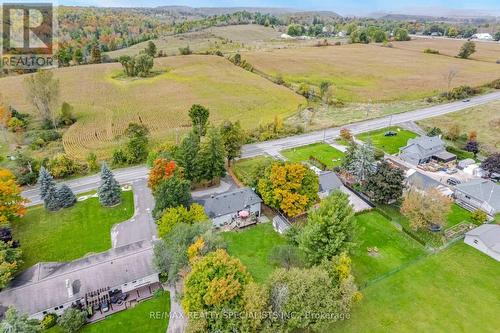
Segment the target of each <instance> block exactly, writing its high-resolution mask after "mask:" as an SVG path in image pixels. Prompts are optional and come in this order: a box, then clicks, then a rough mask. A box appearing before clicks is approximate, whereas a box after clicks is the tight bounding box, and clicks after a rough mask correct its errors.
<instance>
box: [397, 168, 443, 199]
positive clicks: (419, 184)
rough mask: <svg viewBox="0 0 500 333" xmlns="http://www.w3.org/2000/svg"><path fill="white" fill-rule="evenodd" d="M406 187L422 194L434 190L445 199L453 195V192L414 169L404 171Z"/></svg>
mask: <svg viewBox="0 0 500 333" xmlns="http://www.w3.org/2000/svg"><path fill="white" fill-rule="evenodd" d="M406 186H407V187H411V188H415V189H417V190H420V191H423V192H427V191H429V190H430V189H432V188H435V189H437V190H438V191H439V192H440V193H441V194H443V195H444V196H447V197H448V196H451V195H452V194H453V191H452V190H450V189H449V188H448V187H447V186H445V185H443V184H441V183H440V182H438V181H437V180H435V179H433V178H431V177H429V176H427V175H426V174H424V173H422V172H419V171H417V170H415V169H409V170H408V171H406Z"/></svg>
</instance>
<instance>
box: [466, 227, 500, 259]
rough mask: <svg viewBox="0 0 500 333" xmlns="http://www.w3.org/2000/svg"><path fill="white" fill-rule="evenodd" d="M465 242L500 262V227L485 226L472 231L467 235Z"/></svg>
mask: <svg viewBox="0 0 500 333" xmlns="http://www.w3.org/2000/svg"><path fill="white" fill-rule="evenodd" d="M464 242H465V244H468V245H470V246H472V247H474V248H476V249H478V250H479V251H481V252H483V253H484V254H486V255H488V256H490V257H492V258H493V259H495V260H496V261H500V225H497V224H483V225H481V226H479V227H477V228H476V229H472V230H471V231H469V232H467V233H466V234H465V239H464Z"/></svg>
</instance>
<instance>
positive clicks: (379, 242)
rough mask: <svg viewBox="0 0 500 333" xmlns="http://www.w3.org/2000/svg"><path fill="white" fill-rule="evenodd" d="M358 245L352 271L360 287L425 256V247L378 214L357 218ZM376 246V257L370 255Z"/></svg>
mask: <svg viewBox="0 0 500 333" xmlns="http://www.w3.org/2000/svg"><path fill="white" fill-rule="evenodd" d="M355 242H356V246H355V250H354V252H353V254H352V260H353V269H354V274H355V276H356V281H357V282H358V284H359V285H361V286H362V285H364V284H365V283H367V282H369V281H371V280H373V279H376V278H378V277H380V276H382V275H383V274H386V273H389V272H391V271H393V270H395V269H397V268H398V267H401V266H402V265H404V264H406V263H409V262H411V261H413V260H415V259H417V258H419V257H422V256H423V255H425V253H426V252H425V250H424V248H423V246H422V245H420V244H419V243H417V242H416V241H415V240H413V239H412V238H410V237H409V236H408V235H406V234H405V233H403V232H402V231H400V230H398V229H397V228H396V227H395V226H394V225H393V224H392V223H391V222H390V221H389V220H388V219H386V218H385V217H384V216H382V215H381V214H379V213H377V212H368V213H363V214H360V215H357V216H356V240H355ZM373 247H377V248H378V254H377V255H370V254H369V253H368V250H367V249H368V248H373Z"/></svg>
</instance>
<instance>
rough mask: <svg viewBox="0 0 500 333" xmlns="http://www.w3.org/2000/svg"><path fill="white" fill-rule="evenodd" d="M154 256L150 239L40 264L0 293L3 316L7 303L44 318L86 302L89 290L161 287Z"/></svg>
mask: <svg viewBox="0 0 500 333" xmlns="http://www.w3.org/2000/svg"><path fill="white" fill-rule="evenodd" d="M152 258H153V249H152V244H151V242H147V241H143V242H138V243H133V244H129V245H126V246H122V247H119V248H114V249H111V250H109V251H106V252H103V253H98V254H94V255H90V256H87V257H84V258H81V259H77V260H74V261H71V262H65V263H56V262H53V263H38V264H36V265H35V266H33V267H31V268H29V269H28V270H26V271H25V272H23V273H22V274H20V275H19V276H17V277H16V278H15V279H14V280H13V281H12V282H11V284H10V285H9V287H8V288H6V289H4V290H2V292H0V317H2V316H3V314H4V312H5V311H6V310H7V308H8V306H14V307H15V308H16V309H17V310H19V311H20V312H21V313H26V314H28V315H29V316H30V317H31V318H35V319H39V320H41V319H43V317H44V316H45V315H46V314H47V313H56V314H58V315H60V314H62V313H63V312H64V310H65V309H67V308H68V307H71V306H72V305H73V304H85V301H86V297H87V295H88V294H89V293H95V292H97V291H99V292H102V291H103V290H104V291H106V290H119V291H121V292H123V293H128V292H131V291H137V293H138V292H139V290H140V289H141V290H142V289H143V288H145V289H148V287H151V286H152V285H156V286H158V284H159V276H158V272H157V271H156V270H155V269H154V267H153V263H152ZM150 289H151V288H150ZM150 291H151V290H150Z"/></svg>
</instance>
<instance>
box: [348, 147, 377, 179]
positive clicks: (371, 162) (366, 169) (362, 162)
mask: <svg viewBox="0 0 500 333" xmlns="http://www.w3.org/2000/svg"><path fill="white" fill-rule="evenodd" d="M375 168H376V167H375V150H374V148H373V145H372V144H371V143H370V142H367V143H365V144H362V145H358V146H357V147H356V150H355V151H354V156H352V161H351V163H350V165H349V167H348V170H349V172H350V173H351V174H352V175H353V176H354V177H355V178H356V180H357V181H358V182H364V181H366V180H367V179H368V177H369V176H370V175H371V174H372V173H373V172H375Z"/></svg>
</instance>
